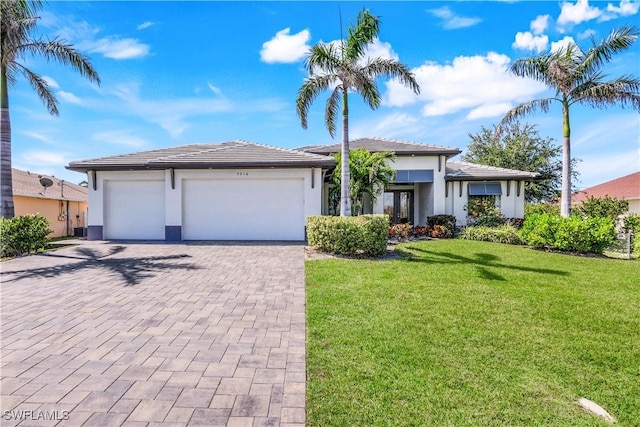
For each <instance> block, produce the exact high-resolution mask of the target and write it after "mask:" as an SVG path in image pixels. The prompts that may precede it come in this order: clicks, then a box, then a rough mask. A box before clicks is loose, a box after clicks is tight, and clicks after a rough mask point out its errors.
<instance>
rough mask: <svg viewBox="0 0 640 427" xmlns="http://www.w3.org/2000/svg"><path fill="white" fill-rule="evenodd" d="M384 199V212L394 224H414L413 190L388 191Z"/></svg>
mask: <svg viewBox="0 0 640 427" xmlns="http://www.w3.org/2000/svg"><path fill="white" fill-rule="evenodd" d="M383 199H384V200H383V203H384V213H385V214H387V215H389V218H391V223H392V224H406V223H411V224H413V190H395V191H387V192H385V193H384V196H383Z"/></svg>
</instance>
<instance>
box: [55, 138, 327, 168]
mask: <svg viewBox="0 0 640 427" xmlns="http://www.w3.org/2000/svg"><path fill="white" fill-rule="evenodd" d="M334 165H335V160H334V159H333V158H330V157H327V156H319V155H316V154H312V153H306V152H302V151H298V150H288V149H285V148H279V147H271V146H268V145H261V144H253V143H250V142H246V141H229V142H224V143H221V144H191V145H183V146H179V147H170V148H163V149H159V150H151V151H142V152H139V153H131V154H123V155H119V156H109V157H101V158H97V159H90V160H79V161H75V162H71V163H69V166H67V169H71V170H76V171H87V170H90V169H95V170H122V169H164V168H170V167H174V168H183V169H186V168H194V169H197V168H237V167H245V168H260V167H309V166H319V167H322V166H325V167H330V166H334Z"/></svg>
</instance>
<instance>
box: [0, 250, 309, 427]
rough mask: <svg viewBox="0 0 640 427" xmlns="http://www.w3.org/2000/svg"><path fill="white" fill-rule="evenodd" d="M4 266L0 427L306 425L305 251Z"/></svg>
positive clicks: (97, 253) (145, 253)
mask: <svg viewBox="0 0 640 427" xmlns="http://www.w3.org/2000/svg"><path fill="white" fill-rule="evenodd" d="M0 267H1V268H2V285H1V286H2V288H1V291H2V295H1V309H2V311H1V320H2V329H1V340H2V343H1V345H2V348H1V353H0V371H1V372H0V375H1V381H0V393H1V401H0V409H1V410H2V419H0V423H1V424H2V426H12V425H20V426H40V425H47V426H49V425H59V426H80V425H82V426H120V425H122V426H156V425H163V426H186V425H189V426H191V425H194V426H195V425H206V426H225V425H226V426H303V425H304V422H305V293H304V247H303V246H301V245H287V244H281V245H279V244H272V245H268V244H264V245H263V244H207V243H202V244H197V243H190V244H138V243H136V244H105V243H95V244H92V243H87V244H84V245H81V246H77V247H71V248H65V249H61V250H58V251H55V252H52V253H49V254H47V255H38V256H30V257H23V258H19V259H15V260H11V261H8V262H3V263H2V265H1V266H0ZM48 418H54V419H53V420H51V419H48Z"/></svg>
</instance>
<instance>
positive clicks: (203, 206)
mask: <svg viewBox="0 0 640 427" xmlns="http://www.w3.org/2000/svg"><path fill="white" fill-rule="evenodd" d="M304 226H305V216H304V181H303V179H302V178H281V179H248V178H245V179H185V180H183V181H182V239H183V240H304Z"/></svg>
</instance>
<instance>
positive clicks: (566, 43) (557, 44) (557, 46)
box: [551, 36, 576, 52]
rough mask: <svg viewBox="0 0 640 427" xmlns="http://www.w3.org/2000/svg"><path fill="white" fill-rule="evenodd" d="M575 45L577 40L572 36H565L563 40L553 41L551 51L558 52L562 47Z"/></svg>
mask: <svg viewBox="0 0 640 427" xmlns="http://www.w3.org/2000/svg"><path fill="white" fill-rule="evenodd" d="M572 44H573V45H575V44H576V41H575V40H574V39H573V37H571V36H565V37H564V38H563V39H562V40H558V41H557V42H552V43H551V52H558V51H559V50H561V49H566V48H567V47H568V46H569V45H572Z"/></svg>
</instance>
